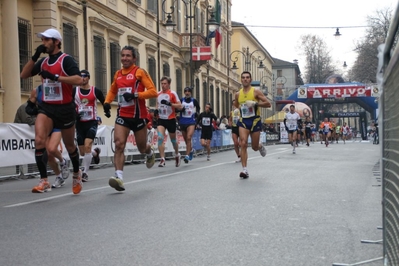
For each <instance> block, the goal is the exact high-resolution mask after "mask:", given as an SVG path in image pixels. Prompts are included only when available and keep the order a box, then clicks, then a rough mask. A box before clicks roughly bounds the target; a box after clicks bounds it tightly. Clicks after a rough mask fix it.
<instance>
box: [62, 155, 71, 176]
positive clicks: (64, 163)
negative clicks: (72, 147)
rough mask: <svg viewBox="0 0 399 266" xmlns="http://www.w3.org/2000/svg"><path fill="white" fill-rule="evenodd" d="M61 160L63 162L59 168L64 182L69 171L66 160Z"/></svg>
mask: <svg viewBox="0 0 399 266" xmlns="http://www.w3.org/2000/svg"><path fill="white" fill-rule="evenodd" d="M63 159H64V160H63V162H62V163H60V166H61V175H62V179H63V180H65V179H67V178H68V177H69V173H70V171H69V168H68V163H67V161H66V159H65V158H63Z"/></svg>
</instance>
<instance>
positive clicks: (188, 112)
mask: <svg viewBox="0 0 399 266" xmlns="http://www.w3.org/2000/svg"><path fill="white" fill-rule="evenodd" d="M183 106H184V108H185V109H184V112H183V113H182V117H184V118H191V117H192V116H193V113H194V110H193V109H192V108H191V106H190V105H183Z"/></svg>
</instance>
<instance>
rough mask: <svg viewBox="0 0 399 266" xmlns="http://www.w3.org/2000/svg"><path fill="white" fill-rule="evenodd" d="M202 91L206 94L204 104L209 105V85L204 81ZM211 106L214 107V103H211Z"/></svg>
mask: <svg viewBox="0 0 399 266" xmlns="http://www.w3.org/2000/svg"><path fill="white" fill-rule="evenodd" d="M202 91H203V92H204V95H203V96H204V104H207V103H209V97H208V84H207V83H206V81H204V82H203V83H202ZM211 106H212V103H211ZM212 108H213V106H212Z"/></svg>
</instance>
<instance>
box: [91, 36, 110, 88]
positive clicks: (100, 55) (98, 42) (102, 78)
mask: <svg viewBox="0 0 399 266" xmlns="http://www.w3.org/2000/svg"><path fill="white" fill-rule="evenodd" d="M93 42H94V75H95V82H96V83H95V84H94V85H95V86H96V87H97V88H99V89H101V91H102V92H103V93H104V94H107V85H106V82H107V76H106V74H107V65H106V60H105V40H104V38H103V37H101V36H93Z"/></svg>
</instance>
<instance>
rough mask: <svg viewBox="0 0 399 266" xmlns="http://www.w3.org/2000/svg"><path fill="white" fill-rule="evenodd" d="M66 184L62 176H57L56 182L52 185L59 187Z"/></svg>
mask: <svg viewBox="0 0 399 266" xmlns="http://www.w3.org/2000/svg"><path fill="white" fill-rule="evenodd" d="M63 185H65V180H64V179H63V178H62V177H61V176H57V177H56V178H55V181H54V183H53V184H52V185H51V187H52V188H59V187H62V186H63Z"/></svg>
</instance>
